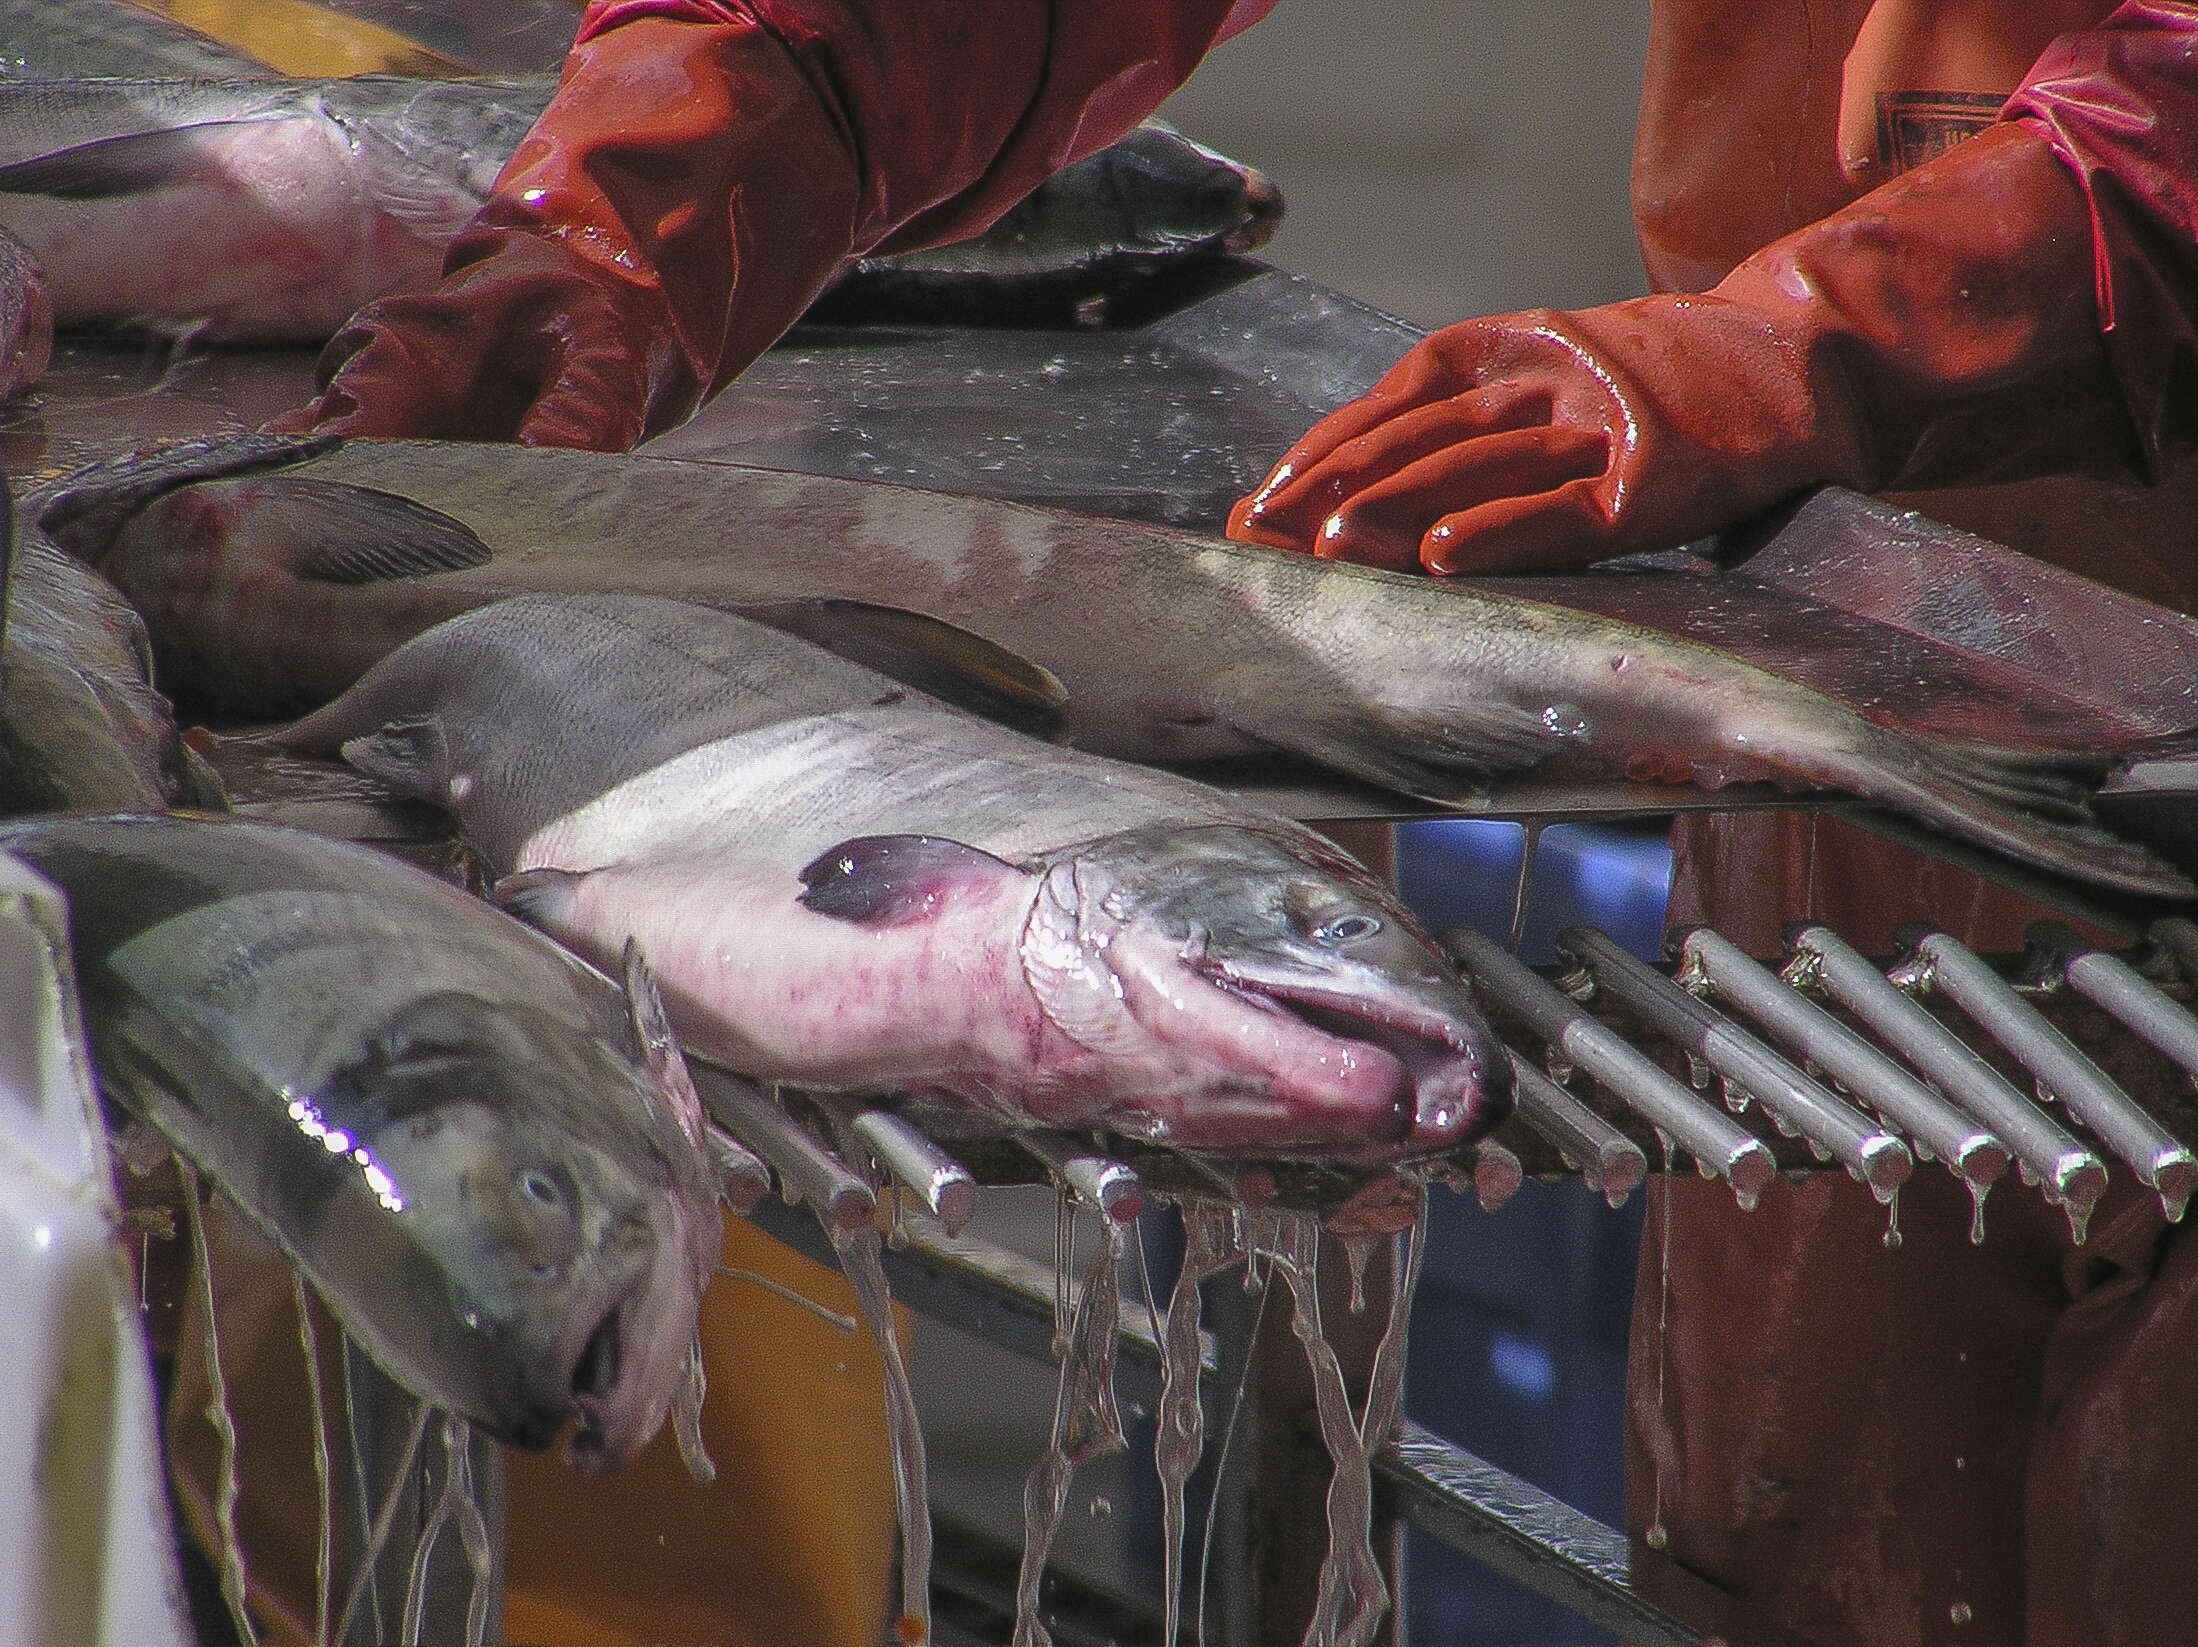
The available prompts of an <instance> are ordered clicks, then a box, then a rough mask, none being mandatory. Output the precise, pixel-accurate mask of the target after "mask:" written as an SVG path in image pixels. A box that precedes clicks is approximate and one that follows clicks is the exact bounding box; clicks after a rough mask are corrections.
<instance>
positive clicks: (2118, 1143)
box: [1914, 932, 2198, 1219]
mask: <svg viewBox="0 0 2198 1647" xmlns="http://www.w3.org/2000/svg"><path fill="white" fill-rule="evenodd" d="M1914 947H1915V950H1916V954H1917V955H1918V957H1919V958H1920V959H1921V960H1922V962H1923V964H1924V965H1925V966H1926V967H1927V968H1928V969H1929V978H1930V981H1931V983H1932V986H1933V987H1934V988H1937V989H1940V990H1943V991H1944V992H1945V993H1946V995H1947V997H1948V998H1949V999H1950V1000H1952V1001H1953V1002H1954V1004H1955V1005H1956V1006H1958V1007H1960V1008H1961V1009H1962V1011H1964V1012H1966V1013H1967V1014H1969V1016H1970V1017H1971V1018H1974V1019H1975V1020H1976V1021H1977V1024H1978V1025H1979V1027H1981V1028H1982V1029H1983V1030H1984V1032H1985V1033H1986V1034H1988V1035H1990V1036H1991V1037H1992V1038H1993V1039H1994V1040H1995V1041H1997V1042H1999V1044H2000V1045H2001V1046H2003V1047H2005V1048H2006V1049H2007V1050H2008V1051H2009V1052H2010V1053H2012V1054H2014V1056H2015V1058H2016V1060H2017V1061H2018V1062H2020V1063H2021V1064H2022V1066H2023V1067H2024V1068H2025V1069H2027V1070H2029V1071H2030V1073H2031V1074H2032V1075H2034V1076H2036V1077H2037V1078H2038V1084H2039V1086H2040V1087H2041V1088H2042V1089H2043V1090H2044V1091H2046V1092H2049V1093H2051V1094H2052V1095H2053V1096H2054V1097H2056V1098H2058V1099H2059V1100H2060V1101H2061V1102H2062V1103H2063V1104H2065V1105H2067V1106H2068V1111H2069V1113H2070V1114H2071V1115H2073V1116H2075V1117H2076V1119H2077V1120H2079V1121H2081V1122H2082V1123H2083V1124H2084V1125H2085V1126H2087V1127H2089V1128H2090V1129H2091V1130H2092V1131H2093V1132H2094V1133H2096V1134H2097V1135H2098V1137H2099V1140H2100V1142H2102V1143H2104V1144H2105V1145H2106V1147H2107V1148H2108V1149H2110V1150H2112V1151H2113V1152H2114V1153H2115V1154H2116V1155H2119V1156H2120V1157H2121V1158H2122V1159H2123V1160H2124V1161H2127V1162H2128V1163H2129V1164H2130V1165H2131V1166H2132V1167H2134V1168H2135V1169H2136V1172H2137V1176H2138V1177H2139V1178H2141V1179H2142V1180H2143V1181H2144V1182H2145V1183H2147V1184H2149V1185H2151V1186H2152V1188H2153V1189H2154V1190H2156V1191H2158V1192H2159V1196H2160V1205H2161V1207H2162V1208H2163V1210H2165V1212H2166V1213H2167V1215H2168V1217H2169V1218H2170V1219H2176V1218H2180V1217H2182V1215H2183V1208H2184V1207H2185V1206H2186V1205H2187V1204H2188V1203H2189V1200H2190V1193H2191V1191H2192V1189H2194V1188H2198V1157H2194V1156H2193V1155H2192V1154H2191V1152H2190V1151H2189V1150H2187V1149H2185V1148H2184V1147H2183V1146H2182V1144H2181V1143H2179V1142H2178V1141H2177V1140H2176V1138H2175V1136H2174V1135H2173V1134H2172V1133H2170V1132H2169V1131H2168V1130H2167V1129H2166V1128H2165V1127H2163V1126H2161V1125H2160V1123H2159V1122H2157V1121H2155V1120H2154V1119H2153V1118H2152V1117H2151V1116H2150V1115H2147V1114H2146V1113H2145V1112H2144V1111H2143V1110H2142V1109H2140V1108H2139V1107H2138V1105H2137V1102H2136V1100H2135V1099H2133V1098H2131V1097H2130V1096H2129V1094H2127V1093H2126V1092H2124V1091H2122V1089H2121V1088H2120V1087H2118V1086H2116V1085H2115V1084H2114V1083H2113V1082H2112V1081H2110V1080H2108V1079H2107V1077H2106V1074H2105V1072H2104V1071H2102V1070H2101V1069H2100V1068H2099V1066H2098V1065H2097V1064H2094V1063H2093V1062H2092V1061H2091V1060H2090V1059H2089V1058H2086V1057H2085V1056H2084V1055H2083V1054H2082V1053H2081V1052H2079V1051H2078V1050H2077V1049H2076V1047H2075V1045H2074V1044H2073V1043H2072V1042H2071V1041H2070V1040H2069V1039H2068V1038H2067V1037H2066V1036H2065V1035H2063V1034H2061V1032H2060V1031H2059V1030H2057V1029H2055V1028H2054V1027H2053V1026H2052V1025H2051V1024H2049V1023H2047V1022H2046V1020H2045V1014H2043V1013H2042V1012H2040V1011H2039V1010H2038V1009H2037V1008H2036V1007H2034V1006H2032V1005H2031V1004H2030V1003H2029V1002H2028V1001H2026V1000H2024V999H2023V998H2022V997H2021V996H2020V995H2018V994H2016V993H2015V990H2014V988H2013V986H2012V985H2010V984H2009V983H2008V982H2007V980H2006V979H2004V978H2002V977H2001V976H2000V975H1999V974H1998V973H1997V972H1994V971H1993V970H1992V968H1991V967H1989V966H1988V965H1986V964H1985V963H1984V962H1983V961H1982V960H1980V959H1979V958H1978V957H1977V956H1976V955H1975V954H1973V953H1972V952H1971V951H1970V950H1969V949H1968V947H1967V946H1965V945H1963V944H1961V943H1958V942H1956V941H1955V940H1954V939H1953V938H1951V937H1949V936H1948V935H1947V934H1946V933H1943V932H1927V933H1922V934H1919V935H1918V937H1917V940H1916V943H1915V946H1914Z"/></svg>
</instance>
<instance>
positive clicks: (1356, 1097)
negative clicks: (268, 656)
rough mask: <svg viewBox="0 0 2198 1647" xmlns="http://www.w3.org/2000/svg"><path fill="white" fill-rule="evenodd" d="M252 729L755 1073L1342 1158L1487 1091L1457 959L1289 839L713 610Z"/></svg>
mask: <svg viewBox="0 0 2198 1647" xmlns="http://www.w3.org/2000/svg"><path fill="white" fill-rule="evenodd" d="M282 741H283V742H285V743H287V744H290V745H293V746H296V747H302V748H308V749H327V750H333V749H335V748H337V747H338V746H341V747H342V749H343V751H344V753H345V755H346V756H347V757H348V758H349V759H350V760H351V761H352V762H353V763H354V764H355V765H358V766H360V767H362V768H364V769H366V770H367V771H369V772H371V773H373V774H374V775H375V776H377V777H380V778H383V779H385V780H386V781H388V782H389V783H391V784H392V785H394V786H395V787H396V788H398V789H399V790H400V791H402V792H404V793H406V794H410V795H415V796H418V797H420V798H422V799H427V800H432V801H435V802H437V803H440V804H443V805H446V806H448V807H449V808H450V809H451V810H452V811H453V812H455V813H456V814H457V816H458V818H459V819H460V821H461V824H462V826H463V828H464V831H465V834H466V837H467V839H468V840H469V841H470V842H471V843H472V844H473V845H474V846H475V848H476V849H477V850H478V851H480V852H481V853H482V854H483V855H484V856H485V857H486V858H487V859H488V860H489V862H490V863H491V864H492V865H493V866H494V867H495V868H497V869H499V870H502V871H504V872H505V878H504V879H503V880H502V881H501V882H500V883H499V884H498V889H497V890H498V896H499V897H500V898H502V899H504V900H505V901H507V902H508V903H509V904H510V905H511V906H512V907H514V908H515V909H517V910H518V911H519V912H520V913H522V914H524V915H525V916H526V917H527V918H528V919H529V920H532V921H533V922H535V923H536V924H537V925H539V926H541V927H542V928H544V929H545V930H546V931H548V932H549V933H551V934H552V935H553V936H555V937H557V938H559V939H561V940H563V941H564V942H566V943H568V944H571V945H573V946H574V947H575V948H577V949H578V950H579V951H580V952H581V953H582V954H584V955H590V956H594V957H598V958H604V957H611V956H615V955H617V954H618V953H619V952H620V950H621V948H622V947H623V946H624V945H625V944H626V943H627V942H628V940H629V939H632V940H636V941H638V942H639V943H640V945H641V947H642V948H643V949H644V950H645V951H646V952H647V953H648V954H649V955H650V957H651V958H652V961H653V962H654V964H655V965H656V966H657V968H658V970H659V974H660V976H661V977H662V980H663V984H664V992H665V1000H666V1003H667V1005H668V1007H669V1008H670V1011H671V1018H672V1022H673V1024H674V1026H675V1027H676V1028H677V1029H678V1030H679V1032H680V1034H681V1035H682V1037H683V1038H684V1039H685V1040H686V1041H687V1043H688V1044H689V1045H690V1046H692V1047H693V1048H694V1049H695V1050H697V1051H699V1052H701V1053H703V1054H704V1055H706V1056H708V1057H711V1058H713V1059H715V1060H717V1061H719V1062H722V1063H724V1064H726V1065H728V1066H730V1067H731V1068H733V1069H736V1070H738V1071H740V1072H742V1073H743V1074H746V1075H749V1076H751V1077H754V1078H756V1079H758V1080H767V1081H783V1082H788V1083H793V1084H797V1085H801V1086H808V1087H821V1088H837V1089H843V1090H854V1091H869V1092H877V1091H893V1092H900V1093H904V1094H908V1095H910V1096H912V1097H915V1098H917V1099H931V1100H946V1101H949V1102H950V1103H958V1104H960V1105H969V1106H975V1107H976V1108H977V1109H979V1110H980V1111H985V1112H989V1114H990V1116H991V1117H993V1118H995V1119H997V1120H1000V1121H1005V1122H1008V1123H1010V1124H1019V1123H1028V1122H1032V1121H1036V1122H1039V1123H1042V1124H1046V1125H1054V1126H1070V1127H1080V1128H1090V1127H1104V1128H1108V1129H1111V1130H1113V1131H1116V1132H1120V1133H1124V1134H1127V1135H1131V1136H1136V1137H1141V1138H1147V1139H1153V1140H1165V1141H1167V1142H1168V1143H1170V1144H1172V1145H1174V1146H1177V1147H1181V1148H1187V1149H1214V1150H1229V1151H1236V1152H1245V1151H1253V1152H1257V1153H1259V1154H1262V1155H1274V1156H1288V1155H1317V1156H1320V1157H1323V1158H1332V1159H1341V1160H1346V1161H1357V1160H1366V1161H1372V1160H1382V1159H1389V1158H1393V1157H1395V1156H1398V1155H1417V1154H1427V1153H1433V1152H1439V1151H1442V1150H1447V1149H1450V1148H1453V1147H1455V1146H1457V1145H1460V1144H1462V1143H1465V1142H1468V1141H1470V1140H1471V1139H1473V1138H1475V1137H1478V1136H1479V1135H1480V1134H1482V1133H1484V1132H1486V1131H1487V1130H1488V1129H1489V1128H1490V1127H1492V1126H1494V1125H1495V1124H1496V1123H1497V1122H1498V1121H1500V1120H1501V1119H1502V1118H1503V1116H1504V1115H1505V1114H1506V1113H1507V1112H1508V1110H1509V1102H1508V1093H1509V1080H1508V1066H1507V1064H1506V1062H1505V1060H1504V1057H1503V1054H1502V1051H1501V1049H1500V1048H1498V1047H1497V1046H1496V1043H1495V1042H1494V1041H1493V1040H1492V1039H1491V1038H1490V1036H1489V1033H1488V1031H1487V1029H1486V1027H1485V1026H1484V1025H1483V1024H1482V1022H1481V1020H1480V1017H1479V1015H1478V1013H1477V1012H1476V1011H1475V1010H1474V1008H1473V1006H1472V1004H1471V1002H1470V1001H1469V1000H1468V999H1467V997H1466V995H1465V994H1464V992H1463V991H1462V990H1461V989H1460V987H1459V985H1458V983H1457V980H1456V978H1455V976H1454V975H1453V974H1452V972H1451V971H1450V969H1449V968H1448V967H1447V966H1446V965H1445V964H1444V963H1443V961H1442V959H1441V957H1440V955H1439V953H1438V952H1437V951H1436V950H1435V949H1434V948H1433V946H1432V945H1431V944H1430V942H1429V941H1428V939H1427V938H1426V937H1425V935H1424V934H1422V933H1421V932H1420V931H1419V929H1418V928H1417V926H1416V925H1415V924H1414V923H1413V921H1412V918H1411V917H1410V916H1409V915H1408V914H1406V913H1405V912H1404V910H1403V908H1402V906H1400V905H1399V904H1398V903H1397V902H1396V900H1395V898H1394V897H1393V896H1391V895H1390V894H1389V893H1388V892H1387V890H1386V889H1384V888H1383V887H1382V886H1381V885H1380V883H1379V882H1378V881H1376V880H1375V879H1374V878H1373V877H1372V876H1371V875H1369V874H1368V873H1367V872H1366V871H1365V870H1363V869H1362V868H1360V867H1359V866H1358V865H1357V864H1355V863H1354V862H1352V860H1350V859H1349V858H1348V857H1346V856H1344V855H1343V854H1342V853H1341V852H1339V851H1338V850H1337V848H1336V847H1334V846H1333V845H1332V844H1330V843H1329V842H1327V841H1326V840H1324V839H1323V838H1322V837H1320V836H1318V835H1315V834H1314V833H1312V832H1311V831H1310V830H1307V829H1305V828H1303V827H1302V826H1300V825H1298V824H1295V823H1292V822H1290V821H1289V820H1287V819H1285V818H1280V817H1276V816H1274V815H1272V814H1269V813H1264V812H1261V811H1258V810H1256V809H1253V808H1250V807H1247V806H1245V805H1243V804H1242V803H1239V802H1235V801H1232V800H1231V799H1230V798H1229V797H1227V796H1225V795H1223V794H1222V793H1220V792H1219V791H1218V790H1213V789H1210V788H1207V787H1206V786H1205V785H1202V784H1197V783H1193V782H1191V781H1189V780H1187V779H1183V778H1178V777H1174V776H1171V775H1169V774H1165V773H1159V772H1153V771H1149V770H1146V769H1143V768H1138V767H1132V766H1125V765H1122V764H1120V763H1117V762H1113V761H1107V760H1102V759H1100V758H1098V757H1096V756H1091V755H1084V754H1079V753H1076V752H1074V751H1070V750H1065V749H1061V748H1057V747H1055V746H1053V745H1050V744H1046V743H1041V742H1038V741H1037V740H1035V739H1030V738H1025V737H1023V736H1021V735H1020V734H1017V733H1013V732H1009V731H1006V730H1004V729H1002V728H1000V727H997V726H994V725H992V724H990V723H989V722H986V721H983V720H979V719H977V718H976V717H974V716H971V715H966V714H963V713H961V712H960V711H958V710H954V709H950V708H947V707H946V706H944V705H941V704H939V703H936V702H934V701H932V700H930V699H928V698H925V697H922V696H921V695H919V694H916V693H913V692H910V691H908V690H907V689H905V688H903V687H901V686H900V685H898V684H897V683H896V682H894V681H892V680H891V679H889V678H887V677H886V676H883V675H880V674H877V673H876V672H874V671H872V670H869V669H865V668H863V667H861V666H860V665H858V664H853V663H850V662H847V661H846V660H845V659H842V658H838V657H835V656H833V655H832V654H830V653H828V652H825V651H823V650H822V649H820V648H818V647H814V646H811V645H809V644H808V643H806V642H804V641H801V640H798V639H795V638H793V637H791V636H787V635H784V634H781V633H779V632H777V631H776V630H772V629H767V628H764V627H762V626H761V625H758V624H753V623H749V622H747V621H745V620H744V619H741V618H737V617H734V616H731V615H730V614H727V613H724V612H718V611H714V610H712V609H710V608H708V607H703V606H695V605H690V604H688V603H686V602H682V601H667V600H658V599H653V598H650V597H646V596H632V595H595V596H561V597H538V598H533V599H525V600H515V601H508V602H504V603H501V604H498V605H495V606H491V607H488V608H486V609H484V610H482V611H478V612H473V613H468V614H466V615H465V616H463V617H460V618H457V619H454V620H453V621H451V622H450V623H447V624H444V625H442V626H440V627H439V628H436V629H434V630H432V631H430V632H429V633H427V634H425V635H422V636H421V637H420V638H418V639H417V640H415V641H413V642H411V643H410V644H409V645H407V646H406V647H404V648H403V649H402V650H400V651H398V652H396V653H395V654H393V655H392V656H390V657H389V658H387V659H385V660H384V661H383V662H382V663H381V664H379V665H378V666H377V667H376V668H375V669H374V670H373V671H372V672H371V673H370V674H368V675H367V676H366V678H365V679H363V680H362V681H360V682H359V684H358V685H357V686H356V687H354V688H353V689H352V691H351V692H350V693H349V694H348V695H346V696H345V697H344V698H342V699H341V700H339V701H338V702H336V703H334V704H332V705H330V706H329V707H328V708H327V709H325V710H323V711H321V712H320V713H319V714H317V715H314V716H312V717H310V718H309V719H307V720H305V721H303V722H301V723H300V724H298V725H297V726H296V727H293V728H291V729H290V730H289V731H287V732H286V733H285V734H283V737H282Z"/></svg>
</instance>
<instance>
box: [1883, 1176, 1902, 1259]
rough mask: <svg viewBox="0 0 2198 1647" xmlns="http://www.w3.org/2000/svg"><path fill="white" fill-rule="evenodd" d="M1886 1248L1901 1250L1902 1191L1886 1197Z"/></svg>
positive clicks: (1896, 1191)
mask: <svg viewBox="0 0 2198 1647" xmlns="http://www.w3.org/2000/svg"><path fill="white" fill-rule="evenodd" d="M1885 1250H1886V1251H1887V1252H1898V1251H1900V1191H1898V1190H1895V1191H1893V1193H1892V1194H1890V1195H1888V1196H1886V1198H1885Z"/></svg>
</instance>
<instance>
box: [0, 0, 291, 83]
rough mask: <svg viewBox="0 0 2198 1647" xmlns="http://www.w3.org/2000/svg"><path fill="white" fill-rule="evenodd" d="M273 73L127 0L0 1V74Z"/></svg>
mask: <svg viewBox="0 0 2198 1647" xmlns="http://www.w3.org/2000/svg"><path fill="white" fill-rule="evenodd" d="M127 75H185V76H192V77H196V78H199V79H216V80H218V79H232V80H233V79H247V78H251V77H253V76H261V77H265V78H270V79H271V78H273V77H274V75H275V71H274V70H273V69H272V68H270V67H268V66H267V65H266V64H265V63H262V62H261V61H260V60H259V59H258V58H256V57H253V56H251V55H249V54H248V53H245V52H242V51H238V50H237V49H235V48H234V47H232V46H226V45H223V44H222V43H221V42H220V41H218V40H215V39H213V38H211V37H210V36H208V35H205V34H201V33H200V32H199V31H198V30H196V29H193V28H188V27H186V26H185V25H183V24H181V23H178V22H176V21H174V20H173V19H171V18H167V17H162V16H160V15H159V14H158V13H156V12H153V11H149V10H147V9H146V8H145V7H143V6H135V5H131V4H129V3H128V0H0V80H73V79H97V78H105V77H119V76H127Z"/></svg>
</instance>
